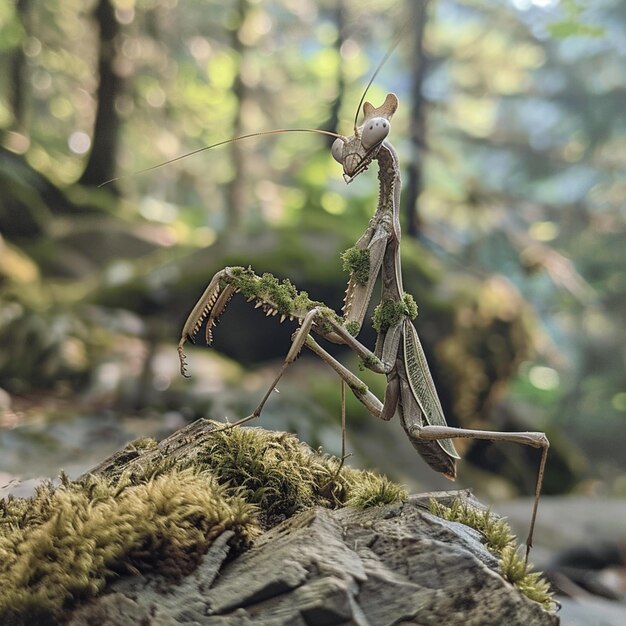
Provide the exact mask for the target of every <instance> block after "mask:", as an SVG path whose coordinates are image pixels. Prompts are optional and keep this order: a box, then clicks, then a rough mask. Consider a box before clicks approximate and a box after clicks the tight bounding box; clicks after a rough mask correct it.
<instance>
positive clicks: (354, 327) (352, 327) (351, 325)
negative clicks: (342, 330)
mask: <svg viewBox="0 0 626 626" xmlns="http://www.w3.org/2000/svg"><path fill="white" fill-rule="evenodd" d="M346 330H347V331H348V332H349V333H350V334H351V335H352V336H353V337H356V336H357V335H358V334H359V331H360V330H361V325H360V324H359V323H358V322H357V321H356V320H354V321H352V322H348V323H347V324H346Z"/></svg>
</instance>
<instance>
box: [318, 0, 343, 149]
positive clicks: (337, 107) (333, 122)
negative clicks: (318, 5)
mask: <svg viewBox="0 0 626 626" xmlns="http://www.w3.org/2000/svg"><path fill="white" fill-rule="evenodd" d="M346 13H347V10H346V5H345V2H344V0H338V1H337V5H336V7H335V9H334V11H333V20H334V22H335V25H336V26H337V40H336V42H335V50H336V52H337V55H338V56H339V57H341V47H342V46H343V44H344V42H345V40H346ZM345 92H346V78H345V74H344V71H343V64H342V63H341V58H340V60H339V70H338V72H337V96H336V97H335V99H334V100H333V103H332V105H331V107H330V114H329V116H328V119H327V120H326V121H325V122H324V123H323V124H322V125H321V126H320V129H321V130H328V131H330V132H331V133H338V132H339V114H340V113H341V106H342V104H343V99H344V96H345ZM334 141H335V138H334V137H326V142H327V143H328V145H329V146H332V145H333V142H334Z"/></svg>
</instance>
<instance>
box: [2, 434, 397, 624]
mask: <svg viewBox="0 0 626 626" xmlns="http://www.w3.org/2000/svg"><path fill="white" fill-rule="evenodd" d="M155 446H156V442H155V441H154V440H152V439H149V438H144V439H139V440H136V441H134V442H132V443H131V444H129V446H128V448H129V449H133V450H146V451H150V450H153V449H154V448H155ZM406 497H407V494H406V491H405V490H404V489H403V488H402V487H400V486H398V485H395V484H393V483H391V482H390V481H389V480H387V478H385V477H384V476H378V475H376V474H373V473H371V472H364V471H360V470H354V469H351V468H347V467H342V465H341V462H340V461H339V459H336V458H334V457H328V456H324V455H320V454H316V453H314V452H312V451H311V449H310V448H308V446H305V445H303V444H301V443H300V442H299V441H298V440H297V439H296V438H295V437H294V436H292V435H288V434H284V433H273V432H266V431H263V430H260V429H247V428H233V429H231V430H225V431H224V430H222V431H212V432H209V433H208V436H207V437H206V439H205V441H204V442H203V444H202V446H201V451H200V453H199V454H198V455H197V456H194V457H185V458H183V459H180V460H174V461H167V462H159V461H158V460H157V461H154V462H152V463H149V462H148V463H140V464H139V465H138V466H137V467H134V468H132V469H131V468H129V469H128V470H126V471H123V472H121V473H119V472H115V471H113V472H111V473H109V474H107V475H104V476H88V477H87V478H85V479H83V480H81V481H77V482H72V481H70V480H69V479H68V478H67V477H62V481H61V485H60V486H59V487H58V488H55V487H53V486H52V484H51V483H44V484H43V485H41V486H40V487H39V488H38V489H37V491H36V493H35V495H34V496H33V497H32V498H28V499H22V498H13V497H9V498H6V499H2V500H0V621H1V622H2V623H3V624H15V625H24V626H25V625H27V624H33V623H56V622H57V621H60V620H62V618H63V615H64V614H65V611H66V610H68V609H71V608H72V607H73V606H74V605H75V604H76V603H78V602H81V601H84V600H86V599H88V598H90V597H93V596H95V595H98V594H99V593H100V592H102V590H103V589H104V588H105V586H106V584H107V582H109V581H111V580H113V579H115V578H117V577H119V576H123V575H129V574H133V573H137V572H146V571H149V570H153V569H157V570H158V571H159V573H160V574H162V575H164V576H169V577H172V578H179V577H181V576H184V575H186V574H188V573H189V572H191V571H193V569H194V568H195V567H196V566H197V565H198V563H199V562H200V560H201V558H202V555H203V554H204V553H205V552H206V550H207V549H208V547H209V546H210V545H211V543H212V542H213V541H214V540H215V538H216V537H218V536H219V535H220V534H221V533H222V532H224V531H225V530H232V531H234V533H235V536H234V538H233V539H232V540H231V545H232V546H233V547H234V548H235V549H236V550H237V549H241V548H243V547H245V546H246V545H247V544H248V543H249V541H250V539H251V538H252V537H254V536H255V535H257V534H258V533H259V532H260V531H261V528H262V527H263V528H268V527H271V526H273V525H275V524H276V523H278V522H279V521H281V520H283V519H285V518H287V517H289V516H291V515H293V514H295V513H297V512H298V511H302V510H304V509H306V508H310V507H312V506H316V505H317V506H325V507H338V506H343V505H347V506H354V507H359V508H365V507H371V506H381V505H384V504H390V503H393V502H397V501H398V500H404V499H406Z"/></svg>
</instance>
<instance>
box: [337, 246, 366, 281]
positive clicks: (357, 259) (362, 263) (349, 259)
mask: <svg viewBox="0 0 626 626" xmlns="http://www.w3.org/2000/svg"><path fill="white" fill-rule="evenodd" d="M341 261H342V263H343V269H344V271H345V272H350V275H351V276H352V278H354V281H355V282H356V283H357V285H364V284H365V283H366V282H367V280H368V278H369V275H370V253H369V250H367V249H365V250H361V249H360V248H357V247H356V246H353V247H352V248H348V249H347V250H346V251H345V252H344V253H343V254H342V255H341Z"/></svg>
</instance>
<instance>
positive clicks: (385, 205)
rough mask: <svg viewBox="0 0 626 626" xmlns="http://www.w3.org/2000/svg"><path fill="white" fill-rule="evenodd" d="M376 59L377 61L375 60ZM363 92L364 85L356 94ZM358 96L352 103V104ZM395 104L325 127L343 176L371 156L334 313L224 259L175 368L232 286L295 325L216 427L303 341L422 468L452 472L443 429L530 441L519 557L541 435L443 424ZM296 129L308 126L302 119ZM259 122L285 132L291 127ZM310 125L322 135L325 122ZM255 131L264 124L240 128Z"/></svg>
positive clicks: (349, 176)
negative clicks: (531, 467) (371, 186)
mask: <svg viewBox="0 0 626 626" xmlns="http://www.w3.org/2000/svg"><path fill="white" fill-rule="evenodd" d="M383 62H384V60H383ZM381 65H382V64H381ZM380 67H381V66H380V65H379V68H378V69H380ZM377 71H378V70H377ZM375 75H376V74H374V76H373V77H372V79H371V80H370V84H371V82H372V81H373V79H374V77H375ZM368 87H369V85H368ZM366 91H367V89H366ZM364 97H365V94H363V97H362V98H361V102H363V100H364ZM360 106H361V103H359V107H358V108H359V109H360ZM397 108H398V98H397V97H396V96H395V95H394V94H392V93H390V94H388V95H387V97H386V98H385V101H384V102H383V104H382V105H381V106H379V107H374V106H373V105H372V104H371V103H369V102H365V103H364V104H363V114H364V119H363V122H362V124H361V125H360V126H358V127H357V124H356V121H355V125H354V133H353V135H352V136H351V137H344V136H341V135H334V136H335V137H336V139H335V142H334V144H333V146H332V150H331V151H332V155H333V157H334V159H335V160H336V161H337V162H338V163H339V164H340V165H341V166H342V167H343V176H344V179H345V180H346V182H347V183H349V182H351V181H352V180H354V179H355V178H356V177H357V176H359V175H360V174H362V173H363V172H364V171H365V170H367V169H368V167H369V165H370V164H371V163H372V162H373V161H377V163H378V167H379V171H378V179H379V183H380V193H379V198H378V205H377V207H376V211H375V213H374V215H373V217H372V218H371V219H370V222H369V224H368V226H367V229H366V230H365V232H364V233H363V235H362V236H361V237H360V238H359V239H358V240H357V242H356V243H355V245H354V247H353V248H350V249H349V250H348V251H346V253H344V255H343V260H344V265H345V266H346V267H347V269H348V270H349V271H350V278H349V281H348V286H347V289H346V296H345V300H344V306H343V311H342V313H343V315H342V316H339V315H338V314H337V313H336V312H335V311H333V310H332V309H330V308H329V307H327V306H326V305H324V304H323V303H321V302H316V301H313V300H311V299H310V298H309V297H308V294H306V292H299V291H298V290H297V289H296V288H295V286H294V285H293V284H292V283H291V282H290V281H288V280H285V281H282V282H280V281H278V279H276V278H275V277H273V276H271V275H270V274H264V275H263V276H258V275H257V274H255V273H254V271H253V270H252V269H251V268H243V267H226V268H224V269H222V270H220V271H218V272H217V273H216V274H215V275H214V276H213V278H212V279H211V281H210V282H209V285H208V286H207V288H206V289H205V291H204V293H203V294H202V296H201V297H200V298H199V300H198V301H197V302H196V304H195V306H194V307H193V310H192V311H191V313H190V314H189V317H188V318H187V321H186V322H185V324H184V326H183V329H182V333H181V338H180V341H179V344H178V354H179V359H180V369H181V373H182V374H183V375H184V376H188V373H187V361H186V355H185V351H184V348H185V345H186V343H187V342H188V341H194V339H195V338H196V336H197V335H198V333H199V332H200V330H201V329H202V326H203V325H205V324H206V331H205V332H206V335H205V339H206V343H207V344H209V345H210V344H211V342H212V333H213V328H214V326H215V324H216V322H217V318H218V317H219V316H220V315H221V314H222V313H223V311H224V310H225V309H226V306H227V305H228V302H229V301H230V299H231V298H232V297H233V296H234V295H235V294H237V293H241V294H242V295H243V296H244V297H246V299H247V300H248V301H250V302H254V303H255V307H257V308H262V310H263V311H264V312H265V313H266V315H267V316H278V315H280V321H281V322H283V321H285V319H287V318H289V319H291V320H297V323H298V328H297V330H296V331H295V333H294V334H293V335H292V342H291V346H290V348H289V350H288V352H287V355H286V357H285V359H284V362H283V365H282V367H281V368H280V371H279V372H278V374H277V375H276V377H275V379H274V380H273V381H272V383H271V385H270V386H269V388H268V390H267V392H266V393H265V395H264V396H263V398H262V399H261V401H260V403H259V405H258V406H257V407H256V409H255V410H254V411H253V412H252V413H251V414H250V415H248V416H246V417H244V418H242V419H240V420H238V421H236V422H234V423H232V424H228V425H227V426H226V428H231V427H233V426H236V425H240V424H244V423H246V422H248V421H250V420H252V419H255V418H257V417H259V416H260V415H261V412H262V411H263V407H264V406H265V404H266V402H267V401H268V399H269V397H270V396H271V394H272V392H273V390H274V389H275V387H276V385H277V384H278V382H279V381H280V379H281V377H282V376H283V374H284V372H285V370H286V369H287V368H288V367H289V365H290V364H291V363H293V361H294V360H295V359H296V358H297V356H298V355H299V354H300V352H301V350H302V349H303V348H304V347H306V348H307V349H309V350H311V351H312V352H313V353H315V354H316V355H317V356H318V357H320V358H321V359H322V360H323V361H324V362H325V363H327V364H328V365H329V366H330V367H331V368H332V369H333V370H334V371H335V372H336V373H337V374H338V375H339V377H340V379H341V381H342V389H343V385H344V384H347V385H348V386H349V387H350V389H351V390H352V392H353V393H354V395H355V397H356V398H357V399H358V400H359V401H360V402H361V403H362V404H363V405H364V406H365V408H366V409H367V410H368V411H369V412H370V413H371V414H372V415H374V416H375V417H379V418H381V419H383V420H386V421H388V420H391V419H392V418H393V417H394V415H395V414H396V413H397V414H398V416H399V419H400V423H401V424H402V427H403V429H404V431H405V433H406V434H407V436H408V438H409V440H410V441H411V443H412V444H413V446H414V448H415V449H416V450H417V452H418V453H419V454H420V455H421V456H422V458H423V459H424V460H425V461H426V462H427V463H428V465H430V467H431V468H432V469H434V470H435V471H437V472H441V473H442V474H444V475H445V476H447V477H448V478H450V479H454V478H455V476H456V462H457V460H458V459H459V458H460V457H459V455H458V453H457V451H456V449H455V447H454V444H453V442H452V440H453V439H458V438H468V439H487V440H491V441H508V442H514V443H519V444H524V445H528V446H532V447H535V448H540V449H541V459H540V463H539V470H538V475H537V481H536V486H535V499H534V504H533V509H532V516H531V522H530V529H529V533H528V536H527V539H526V559H528V554H529V551H530V548H531V546H532V540H533V532H534V527H535V521H536V517H537V509H538V504H539V496H540V493H541V485H542V482H543V475H544V471H545V464H546V459H547V454H548V448H549V442H548V439H547V437H546V435H545V434H544V433H541V432H518V433H511V432H497V431H481V430H468V429H462V428H454V427H450V426H448V425H447V423H446V420H445V417H444V414H443V409H442V407H441V403H440V401H439V398H438V396H437V391H436V389H435V385H434V382H433V379H432V376H431V374H430V369H429V367H428V363H427V361H426V357H425V354H424V350H423V348H422V345H421V343H420V340H419V337H418V334H417V331H416V329H415V326H414V325H413V322H412V320H413V318H415V316H416V315H417V306H416V304H415V301H414V300H413V298H412V297H411V296H410V295H409V294H407V293H405V292H404V289H403V285H402V268H401V261H400V240H401V231H400V219H399V208H400V192H401V181H400V166H399V161H398V155H397V153H396V151H395V149H394V148H393V146H392V145H391V143H389V141H387V136H388V134H389V131H390V128H391V118H392V117H393V115H394V113H395V112H396V110H397ZM357 115H358V113H357ZM303 130H305V131H306V132H316V131H314V130H313V131H311V130H310V129H303ZM268 132H269V133H272V132H295V129H289V130H282V131H268ZM319 132H322V133H323V134H326V135H329V134H330V135H332V133H329V132H326V131H319ZM258 134H265V133H255V134H253V135H247V136H256V135H258ZM247 136H245V137H247ZM235 140H236V139H235ZM229 141H234V140H229ZM221 143H227V142H221ZM215 145H219V144H215ZM210 147H212V146H210ZM379 275H380V276H381V284H382V293H381V299H380V303H379V305H378V306H377V307H376V309H375V312H374V316H373V326H374V328H375V330H376V331H377V340H376V345H375V347H374V350H370V349H369V348H367V347H366V346H365V345H363V344H362V343H361V342H360V341H359V340H358V339H357V337H358V334H359V331H360V329H361V327H362V325H363V322H364V319H365V315H366V312H367V309H368V305H369V303H370V300H371V298H372V293H373V289H374V285H375V283H376V280H377V278H378V276H379ZM314 334H315V335H317V336H318V337H320V338H322V339H324V340H327V341H329V342H331V343H337V344H344V345H346V346H347V347H348V348H350V349H351V350H352V351H354V352H355V353H356V354H357V355H358V356H359V357H360V358H361V361H362V363H363V365H364V366H365V367H366V368H368V369H370V370H372V371H373V372H376V373H379V374H382V375H384V376H386V380H387V387H386V390H385V394H384V398H383V400H382V401H381V400H380V399H379V398H378V397H376V396H375V395H374V394H373V393H372V392H371V391H369V389H368V388H367V386H366V385H365V383H363V381H362V380H361V379H360V378H359V377H358V376H357V375H355V374H354V373H353V372H352V371H350V370H349V369H348V368H346V367H345V366H344V365H342V364H341V363H340V362H339V361H338V360H336V359H335V358H334V357H333V356H331V355H330V354H329V353H328V352H327V351H326V350H325V349H324V348H323V347H322V346H321V345H320V344H319V343H318V342H317V341H316V339H315V338H314V336H313V335H314ZM342 408H343V407H342Z"/></svg>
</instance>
